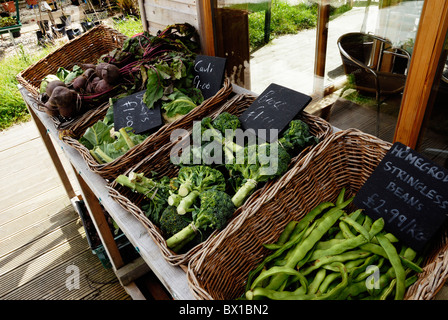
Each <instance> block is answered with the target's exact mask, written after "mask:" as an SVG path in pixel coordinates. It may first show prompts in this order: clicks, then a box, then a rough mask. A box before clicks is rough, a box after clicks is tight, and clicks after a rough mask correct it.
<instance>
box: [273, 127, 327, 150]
mask: <svg viewBox="0 0 448 320" xmlns="http://www.w3.org/2000/svg"><path fill="white" fill-rule="evenodd" d="M278 142H279V143H280V144H281V145H282V146H283V148H285V149H286V150H287V151H288V152H289V154H290V155H294V154H297V153H298V152H299V151H301V150H302V149H304V148H305V147H306V146H309V145H312V144H314V143H317V142H319V140H318V139H317V138H316V137H315V136H313V135H312V134H311V133H310V129H309V127H308V125H307V124H306V123H305V122H303V121H302V120H298V119H296V120H292V121H291V122H290V123H289V127H288V128H287V129H286V131H285V132H284V133H283V134H282V137H281V138H280V139H279V140H278Z"/></svg>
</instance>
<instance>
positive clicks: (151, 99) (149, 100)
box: [143, 68, 163, 109]
mask: <svg viewBox="0 0 448 320" xmlns="http://www.w3.org/2000/svg"><path fill="white" fill-rule="evenodd" d="M147 81H148V82H147V85H146V92H145V94H144V95H143V101H144V102H145V104H146V106H147V107H148V108H149V109H152V108H154V103H156V101H158V100H159V99H160V98H162V97H163V85H162V83H161V81H159V76H158V73H157V71H156V70H154V69H152V68H151V69H149V70H148V80H147Z"/></svg>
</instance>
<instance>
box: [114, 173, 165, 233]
mask: <svg viewBox="0 0 448 320" xmlns="http://www.w3.org/2000/svg"><path fill="white" fill-rule="evenodd" d="M115 181H116V182H117V183H119V184H120V185H122V186H125V187H128V188H130V189H131V190H133V191H135V192H138V193H141V194H143V195H144V196H145V198H146V199H147V203H146V204H145V205H144V206H143V208H142V209H144V210H145V212H146V215H147V217H148V218H149V219H150V220H151V221H152V222H153V223H154V224H155V225H159V223H160V219H161V216H162V213H163V212H164V210H165V208H166V207H167V201H166V200H167V198H168V195H169V192H170V179H169V178H168V177H164V178H162V179H161V180H160V181H156V180H154V179H151V178H147V177H145V176H144V174H143V173H136V172H131V173H130V174H129V176H125V175H119V176H118V177H117V178H116V179H115Z"/></svg>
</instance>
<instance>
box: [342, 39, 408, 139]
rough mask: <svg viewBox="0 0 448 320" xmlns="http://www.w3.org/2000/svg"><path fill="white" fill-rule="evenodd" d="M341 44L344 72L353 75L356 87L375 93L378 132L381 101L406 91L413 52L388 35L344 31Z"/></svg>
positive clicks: (377, 130)
mask: <svg viewBox="0 0 448 320" xmlns="http://www.w3.org/2000/svg"><path fill="white" fill-rule="evenodd" d="M338 48H339V52H340V54H341V58H342V64H343V67H344V72H345V74H346V75H347V76H349V75H351V77H353V81H354V85H355V88H356V90H358V91H359V92H360V93H364V94H374V95H375V99H376V105H377V125H376V133H377V136H378V134H379V117H380V105H381V104H382V103H383V102H384V101H385V100H386V98H387V97H389V96H391V95H394V94H398V93H402V92H403V89H404V86H405V83H406V72H407V68H408V65H409V62H410V55H409V53H408V52H407V51H405V50H403V49H400V48H393V46H392V43H391V42H390V41H388V40H386V39H384V38H381V37H378V36H375V35H372V34H365V33H360V32H353V33H347V34H344V35H342V36H341V37H340V38H339V39H338Z"/></svg>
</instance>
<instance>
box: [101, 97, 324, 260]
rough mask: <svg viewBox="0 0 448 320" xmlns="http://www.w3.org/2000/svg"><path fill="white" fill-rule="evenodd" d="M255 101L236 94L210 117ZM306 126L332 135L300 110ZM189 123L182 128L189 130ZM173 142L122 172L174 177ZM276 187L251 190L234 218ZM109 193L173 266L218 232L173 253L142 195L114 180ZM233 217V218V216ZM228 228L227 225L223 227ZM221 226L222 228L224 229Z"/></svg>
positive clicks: (237, 110) (270, 184)
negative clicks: (147, 213)
mask: <svg viewBox="0 0 448 320" xmlns="http://www.w3.org/2000/svg"><path fill="white" fill-rule="evenodd" d="M254 100H255V97H253V96H250V95H237V96H235V97H234V98H233V99H232V100H230V101H229V102H228V103H226V104H225V105H224V106H223V107H222V108H221V109H220V110H218V111H216V112H214V113H213V114H211V115H210V116H211V117H212V118H215V117H216V116H217V115H218V114H220V113H221V112H224V111H226V112H229V113H231V114H235V115H238V116H239V115H241V113H242V112H244V111H245V110H246V109H247V108H248V107H249V106H250V105H251V103H252V102H253V101H254ZM301 119H302V120H303V121H305V122H306V123H307V124H308V125H309V127H310V131H311V132H312V134H313V135H315V136H317V137H319V138H320V139H321V140H323V139H325V138H326V137H327V136H329V135H330V134H331V131H332V128H331V125H330V124H329V123H328V122H326V121H324V120H323V119H321V118H319V117H316V116H313V115H310V114H307V113H303V115H302V118H301ZM191 127H192V124H190V125H189V126H188V127H185V129H190V130H191ZM174 146H175V144H174V143H173V144H168V145H166V146H165V147H164V148H162V149H160V150H159V151H158V152H157V153H156V154H154V155H153V156H151V157H147V158H145V159H143V160H142V161H141V162H140V163H139V164H137V165H136V166H135V167H133V168H131V169H130V170H129V171H128V172H126V173H124V174H128V173H129V172H131V171H135V172H143V173H145V175H148V176H150V175H151V173H152V172H154V171H155V172H157V173H158V174H159V176H160V177H161V176H168V177H175V176H177V173H178V167H176V166H175V165H173V164H172V163H170V160H169V159H170V152H171V150H172V148H173V147H174ZM309 149H310V147H308V148H307V149H305V150H303V151H302V152H301V153H300V154H299V155H298V156H296V157H295V158H294V159H292V160H291V164H290V166H292V165H293V163H294V162H295V161H297V159H300V158H301V157H302V156H303V155H304V154H306V153H307V152H308V151H309ZM275 188H276V180H272V181H270V182H268V183H266V184H264V185H263V187H261V188H260V189H258V190H257V191H256V192H254V193H253V194H252V195H251V196H250V197H249V198H248V199H247V200H246V201H245V203H244V204H243V205H242V206H241V207H239V208H238V209H237V210H235V213H234V215H233V218H235V217H237V216H239V215H241V214H242V213H244V211H245V208H246V207H247V206H249V204H251V203H252V202H255V201H256V200H257V199H258V198H259V197H260V196H261V195H262V194H263V193H264V192H265V191H266V190H269V189H275ZM109 195H110V196H111V197H112V198H113V199H114V200H115V201H117V202H118V203H120V205H121V206H122V207H123V208H124V209H125V210H127V211H129V212H131V213H132V214H133V215H134V216H135V217H136V218H137V219H139V220H140V221H141V222H142V223H143V225H144V226H145V228H146V229H147V230H148V232H149V234H150V235H151V237H152V238H153V240H154V242H155V243H156V244H157V245H158V246H159V248H160V250H161V252H162V254H163V256H164V257H165V259H166V260H167V262H168V263H170V264H172V265H182V266H185V265H186V264H187V263H188V261H189V259H190V258H191V256H192V255H194V254H195V253H197V252H199V251H201V248H202V247H203V246H205V245H206V244H207V243H208V242H209V241H210V239H213V238H214V235H216V234H219V232H218V231H215V232H214V233H213V235H212V236H210V237H209V238H208V239H207V240H206V241H204V242H202V243H201V244H199V245H197V246H195V247H193V248H192V249H191V250H189V251H188V252H186V253H183V254H176V253H174V252H173V251H171V250H170V249H168V247H167V246H166V241H165V239H164V238H163V237H162V235H161V232H160V230H159V229H158V228H157V227H156V226H155V225H154V224H153V223H152V222H151V221H150V220H149V219H148V218H147V217H146V216H145V215H144V213H143V211H142V210H141V209H140V205H141V203H142V201H143V196H142V195H140V194H137V193H134V192H132V191H131V190H130V189H128V188H125V187H122V186H120V185H118V184H117V183H115V182H114V183H112V184H111V185H110V186H109ZM233 218H232V219H233ZM225 229H227V227H226V228H225ZM225 229H224V230H225Z"/></svg>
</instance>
